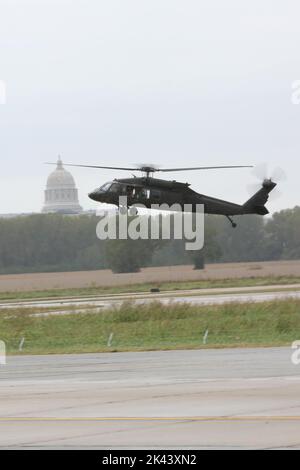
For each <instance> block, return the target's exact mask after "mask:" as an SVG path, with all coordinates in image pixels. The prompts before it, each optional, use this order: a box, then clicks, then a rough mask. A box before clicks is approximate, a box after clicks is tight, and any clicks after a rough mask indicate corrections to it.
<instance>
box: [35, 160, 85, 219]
mask: <svg viewBox="0 0 300 470" xmlns="http://www.w3.org/2000/svg"><path fill="white" fill-rule="evenodd" d="M81 211H82V207H81V206H80V204H79V201H78V190H77V188H76V184H75V181H74V178H73V176H72V175H71V173H70V172H69V171H67V170H65V169H64V167H63V162H62V161H61V158H60V157H59V158H58V161H57V167H56V169H55V170H54V171H53V172H52V173H51V174H50V175H49V176H48V179H47V186H46V190H45V203H44V207H43V212H58V213H63V214H79V213H80V212H81Z"/></svg>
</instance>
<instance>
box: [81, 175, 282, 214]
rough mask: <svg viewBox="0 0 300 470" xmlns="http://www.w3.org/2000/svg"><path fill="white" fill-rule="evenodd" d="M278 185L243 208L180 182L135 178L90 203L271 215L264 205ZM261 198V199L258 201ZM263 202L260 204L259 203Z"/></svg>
mask: <svg viewBox="0 0 300 470" xmlns="http://www.w3.org/2000/svg"><path fill="white" fill-rule="evenodd" d="M273 185H275V186H276V184H275V183H272V186H268V187H263V188H262V189H261V190H260V191H259V193H257V195H255V197H256V199H255V200H254V197H253V198H252V199H253V204H250V203H249V202H250V201H247V203H246V204H244V205H239V204H234V203H231V202H228V201H224V200H221V199H216V198H213V197H209V196H206V195H204V194H199V193H197V192H196V191H193V190H192V189H191V188H190V185H189V184H188V183H180V182H177V181H167V180H162V179H156V178H152V177H149V176H147V177H141V178H139V177H134V178H122V179H115V180H113V181H111V182H109V183H106V184H104V185H103V186H101V187H100V188H98V189H96V190H94V191H93V192H91V193H90V194H89V197H90V199H92V200H94V201H97V202H100V203H107V204H114V205H116V206H120V197H124V196H126V197H127V207H133V206H139V205H142V206H144V207H146V208H148V209H151V208H153V206H155V207H156V206H161V205H164V209H163V210H167V209H166V208H165V207H166V206H169V207H172V206H173V205H175V204H176V205H180V207H181V210H187V211H188V212H195V211H196V208H197V205H200V204H202V205H203V206H204V212H205V213H206V214H219V215H225V216H234V215H242V214H260V215H265V214H267V213H268V211H267V209H266V208H265V207H264V203H265V202H266V201H267V199H268V194H269V192H270V191H272V189H274V187H275V186H273ZM259 196H261V197H260V198H259ZM259 199H261V201H260V200H259Z"/></svg>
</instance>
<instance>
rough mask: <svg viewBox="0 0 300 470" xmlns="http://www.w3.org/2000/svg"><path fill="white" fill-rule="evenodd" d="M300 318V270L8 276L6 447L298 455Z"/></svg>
mask: <svg viewBox="0 0 300 470" xmlns="http://www.w3.org/2000/svg"><path fill="white" fill-rule="evenodd" d="M153 285H159V286H160V287H162V288H163V289H165V292H163V291H162V292H161V293H157V294H154V296H153V294H151V293H149V287H151V286H153ZM163 289H162V290H163ZM8 291H9V292H8ZM134 292H135V293H134ZM62 296H64V297H62ZM68 296H69V297H68ZM76 296H77V297H76ZM45 297H47V298H45ZM153 300H155V302H154V303H153ZM123 302H125V304H123ZM122 304H123V305H122ZM82 310H83V311H82ZM299 313H300V262H299V261H291V262H280V263H245V264H244V263H243V264H231V265H213V266H207V268H206V269H205V270H204V271H193V269H192V267H180V268H179V267H174V268H157V269H148V270H143V271H142V273H139V274H132V275H131V274H130V275H127V274H121V275H113V274H112V273H111V272H110V271H94V272H89V273H86V272H80V273H49V274H25V275H10V276H0V331H1V335H2V336H3V337H2V338H0V339H4V340H5V341H6V343H7V351H8V353H9V355H8V356H7V363H6V365H2V366H1V365H0V447H1V448H38V449H46V448H63V449H66V448H76V449H77V448H96V449H97V448H105V449H108V448H134V449H136V448H138V447H141V448H162V447H164V448H179V449H180V448H183V447H187V448H225V449H228V448H238V449H241V448H285V449H286V448H300V439H299V426H300V405H299V390H300V388H299V367H300V366H297V365H294V364H293V363H292V361H291V355H292V353H295V350H292V349H291V344H292V342H294V341H296V340H300V315H299ZM275 345H276V346H280V345H285V346H287V347H284V348H274V347H271V346H275ZM224 346H226V349H222V348H223V347H224ZM245 346H247V347H245ZM257 346H264V348H259V347H257ZM265 346H268V348H265ZM232 347H234V348H232ZM250 347H252V348H253V347H255V348H253V349H250ZM216 348H218V349H216ZM238 348H239V349H238ZM143 349H146V350H147V351H145V352H141V350H143ZM153 349H155V350H157V351H153ZM162 349H165V351H162ZM168 349H172V351H167V350H168ZM175 349H180V351H179V350H178V351H176V350H175ZM97 351H98V352H99V353H98V354H90V353H91V352H97ZM116 351H120V352H116ZM126 351H134V352H126ZM79 352H81V353H84V354H77V353H79ZM49 353H50V354H49ZM55 353H64V354H62V355H58V354H55ZM65 353H76V354H65ZM39 354H40V355H39Z"/></svg>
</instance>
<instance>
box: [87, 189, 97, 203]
mask: <svg viewBox="0 0 300 470" xmlns="http://www.w3.org/2000/svg"><path fill="white" fill-rule="evenodd" d="M88 196H89V198H90V199H92V200H93V201H98V200H99V197H97V196H98V194H97V191H92V192H91V193H89V194H88Z"/></svg>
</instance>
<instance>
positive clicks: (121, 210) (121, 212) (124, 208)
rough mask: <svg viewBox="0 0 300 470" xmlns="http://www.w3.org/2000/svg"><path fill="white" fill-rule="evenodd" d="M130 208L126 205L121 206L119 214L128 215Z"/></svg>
mask: <svg viewBox="0 0 300 470" xmlns="http://www.w3.org/2000/svg"><path fill="white" fill-rule="evenodd" d="M127 211H128V208H127V207H126V206H119V214H121V215H126V214H127Z"/></svg>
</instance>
